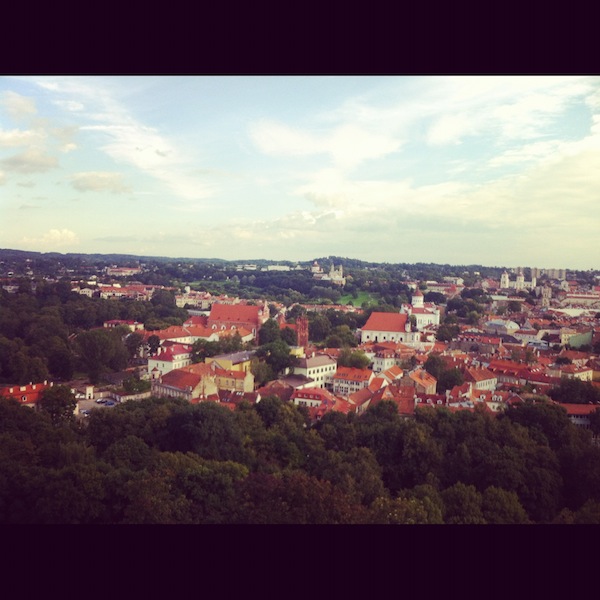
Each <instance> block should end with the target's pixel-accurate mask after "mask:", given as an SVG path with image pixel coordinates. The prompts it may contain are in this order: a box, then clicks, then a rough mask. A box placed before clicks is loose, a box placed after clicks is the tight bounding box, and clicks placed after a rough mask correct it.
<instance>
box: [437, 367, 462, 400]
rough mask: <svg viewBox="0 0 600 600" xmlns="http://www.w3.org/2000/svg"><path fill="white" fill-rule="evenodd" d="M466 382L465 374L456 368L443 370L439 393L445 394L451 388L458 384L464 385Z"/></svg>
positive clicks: (438, 387)
mask: <svg viewBox="0 0 600 600" xmlns="http://www.w3.org/2000/svg"><path fill="white" fill-rule="evenodd" d="M464 382H465V378H464V376H463V374H462V373H461V372H460V371H459V370H458V369H457V368H456V367H454V368H452V369H447V370H445V371H443V372H442V373H441V375H440V378H439V379H438V383H437V390H438V394H443V393H444V392H445V391H446V390H451V389H452V388H453V387H454V386H456V385H462V384H463V383H464Z"/></svg>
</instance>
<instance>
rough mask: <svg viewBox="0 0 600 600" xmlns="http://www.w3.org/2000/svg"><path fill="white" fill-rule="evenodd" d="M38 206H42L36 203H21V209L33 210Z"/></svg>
mask: <svg viewBox="0 0 600 600" xmlns="http://www.w3.org/2000/svg"><path fill="white" fill-rule="evenodd" d="M36 208H40V207H39V206H38V205H36V204H21V206H19V210H32V209H36Z"/></svg>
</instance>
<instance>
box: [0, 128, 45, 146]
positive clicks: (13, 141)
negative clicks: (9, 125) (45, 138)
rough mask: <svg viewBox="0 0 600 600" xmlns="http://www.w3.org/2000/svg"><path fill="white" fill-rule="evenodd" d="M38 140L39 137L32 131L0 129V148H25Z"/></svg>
mask: <svg viewBox="0 0 600 600" xmlns="http://www.w3.org/2000/svg"><path fill="white" fill-rule="evenodd" d="M38 139H39V135H38V134H37V133H36V132H35V131H33V130H21V129H11V130H9V131H7V130H1V129H0V147H3V148H14V147H17V146H26V145H28V144H31V143H33V142H36V141H37V140H38Z"/></svg>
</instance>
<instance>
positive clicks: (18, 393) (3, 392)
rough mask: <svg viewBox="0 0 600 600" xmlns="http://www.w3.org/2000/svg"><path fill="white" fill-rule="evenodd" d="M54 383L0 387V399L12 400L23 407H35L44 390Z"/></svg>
mask: <svg viewBox="0 0 600 600" xmlns="http://www.w3.org/2000/svg"><path fill="white" fill-rule="evenodd" d="M53 385H54V383H53V382H52V381H51V382H50V383H48V382H47V381H44V382H43V383H29V384H27V385H6V386H3V387H0V398H14V399H15V400H17V401H18V402H19V403H20V404H22V405H24V406H30V407H35V406H37V403H38V402H39V401H40V399H41V397H42V393H43V391H44V390H47V389H48V388H51V387H52V386H53Z"/></svg>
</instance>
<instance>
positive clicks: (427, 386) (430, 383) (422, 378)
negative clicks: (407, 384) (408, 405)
mask: <svg viewBox="0 0 600 600" xmlns="http://www.w3.org/2000/svg"><path fill="white" fill-rule="evenodd" d="M408 377H409V379H411V380H412V381H413V382H414V384H415V391H416V392H417V393H421V394H435V392H436V387H437V379H436V378H435V377H434V376H433V375H431V374H430V373H428V372H427V371H426V370H425V369H415V370H414V371H411V372H410V373H409V374H408Z"/></svg>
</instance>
